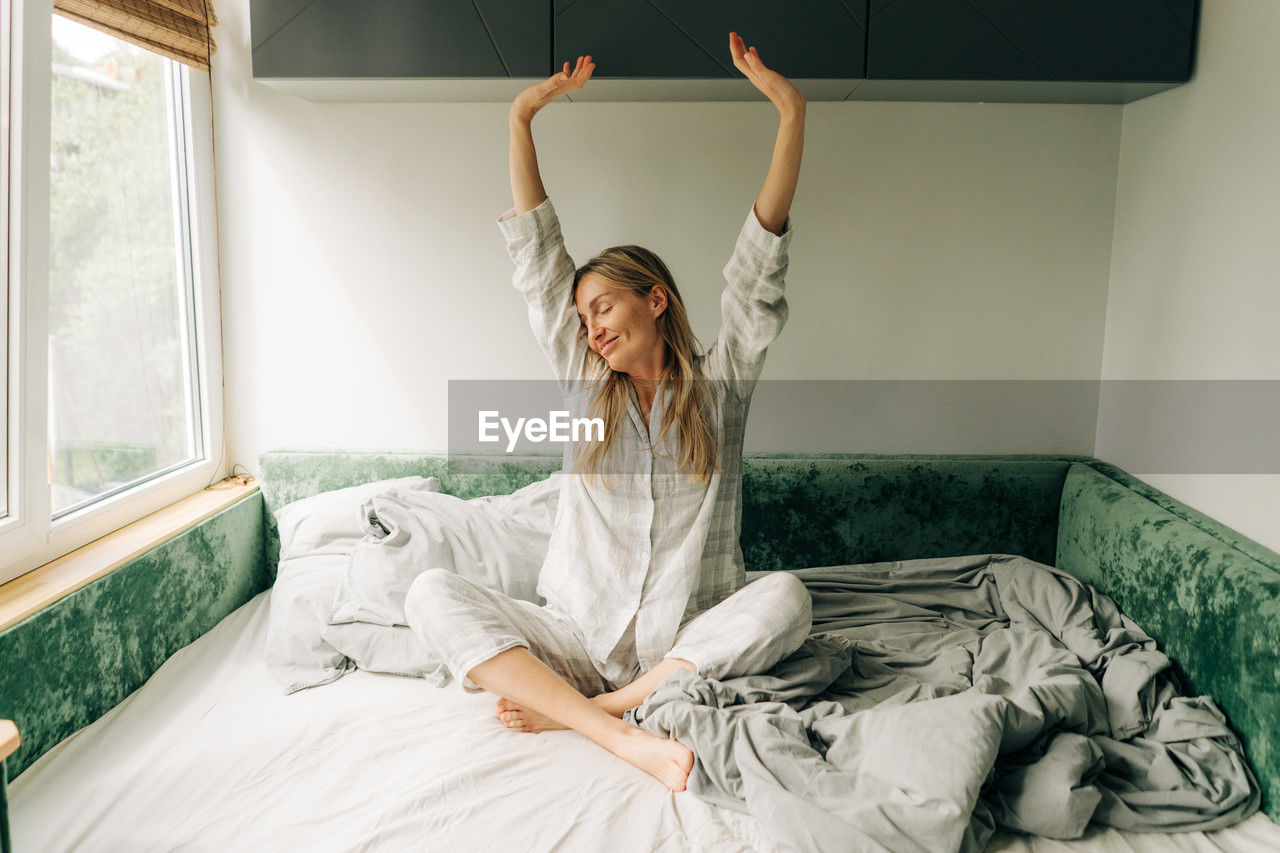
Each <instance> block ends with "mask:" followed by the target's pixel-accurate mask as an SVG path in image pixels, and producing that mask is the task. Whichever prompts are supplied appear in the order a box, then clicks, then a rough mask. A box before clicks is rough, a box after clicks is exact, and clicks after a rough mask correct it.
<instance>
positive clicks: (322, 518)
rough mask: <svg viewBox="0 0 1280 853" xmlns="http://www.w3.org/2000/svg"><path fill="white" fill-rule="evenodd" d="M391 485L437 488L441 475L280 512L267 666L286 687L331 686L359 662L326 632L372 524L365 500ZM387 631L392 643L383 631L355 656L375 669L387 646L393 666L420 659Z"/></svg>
mask: <svg viewBox="0 0 1280 853" xmlns="http://www.w3.org/2000/svg"><path fill="white" fill-rule="evenodd" d="M389 489H400V490H402V491H404V492H406V493H409V492H438V491H439V490H440V481H439V480H438V479H436V478H435V477H416V476H415V477H400V478H397V479H392V480H380V481H378V482H375V483H365V484H363V485H359V486H351V487H349V488H345V489H337V490H334V491H331V492H323V493H321V494H318V495H314V496H312V497H309V498H304V499H302V500H299V501H294V502H293V503H291V504H287V505H286V506H282V507H280V508H279V509H277V510H276V511H275V517H276V522H277V525H278V526H279V529H280V566H279V570H278V573H277V575H276V582H275V586H274V587H273V588H272V590H271V601H270V611H269V613H268V617H267V649H266V664H267V669H268V670H270V672H271V674H272V675H274V676H275V677H276V678H277V679H278V680H279V681H280V682H281V683H282V684H284V685H285V691H284V692H285V693H286V694H288V693H293V692H295V691H297V690H301V689H303V688H304V687H315V686H317V685H320V684H328V683H329V682H331V681H334V680H336V679H338V678H340V677H342V676H343V675H344V674H346V673H347V672H348V671H350V670H351V669H353V668H354V666H355V664H354V663H353V662H352V660H350V659H349V657H348V654H347V653H345V652H344V651H342V650H340V649H338V648H335V647H334V646H333V645H332V643H330V642H327V641H326V639H325V638H324V636H323V634H324V631H325V629H326V628H327V627H328V624H329V617H330V615H331V614H332V612H333V605H334V599H335V597H336V595H337V592H338V590H339V588H340V587H341V586H342V582H343V579H344V578H345V576H346V573H347V568H348V564H349V563H350V561H351V553H352V551H353V550H354V549H355V546H356V543H358V542H359V541H360V539H361V537H363V536H364V535H365V532H366V530H367V528H368V521H367V519H365V518H364V517H363V506H364V504H365V502H366V501H368V500H369V498H371V497H373V496H374V495H376V494H378V493H379V492H385V491H387V490H389ZM346 633H347V634H351V633H359V632H358V631H357V632H352V631H348V632H346ZM382 633H383V635H384V636H387V637H389V638H392V639H391V640H390V642H384V643H380V642H379V641H378V639H377V638H376V637H363V638H362V642H353V648H356V649H358V650H359V656H358V657H357V658H356V660H360V659H361V657H363V658H364V660H365V661H366V662H368V663H370V664H371V665H372V666H374V667H376V666H377V665H378V664H379V660H378V655H377V652H378V650H379V648H381V647H382V646H383V645H384V644H385V645H386V646H387V647H388V651H389V654H388V656H387V657H388V659H389V661H390V662H389V663H388V664H387V665H388V666H390V667H392V668H393V669H394V668H395V667H404V668H410V669H411V668H412V667H413V662H412V661H408V660H407V659H406V656H405V651H406V650H407V649H411V648H412V645H411V644H410V643H407V642H397V641H396V639H395V635H394V634H393V633H392V632H387V631H385V630H384V631H383V632H382ZM343 636H345V634H343ZM423 654H424V656H425V649H424V650H423ZM418 668H419V669H422V670H423V673H414V674H425V668H424V665H421V664H420V665H419V666H418ZM378 671H391V670H378ZM406 674H409V673H406Z"/></svg>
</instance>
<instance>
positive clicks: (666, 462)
mask: <svg viewBox="0 0 1280 853" xmlns="http://www.w3.org/2000/svg"><path fill="white" fill-rule="evenodd" d="M497 223H498V226H499V228H500V230H501V231H502V233H503V235H504V237H505V238H506V241H507V250H508V253H509V254H510V256H511V258H512V260H513V261H514V262H515V265H516V271H515V274H514V277H513V283H514V284H515V287H516V288H517V289H518V290H519V291H520V292H521V293H522V294H523V295H524V297H525V301H526V303H527V306H528V313H529V321H530V325H531V326H532V328H533V331H534V335H535V337H536V338H537V340H538V344H539V346H540V347H541V348H542V350H543V352H544V353H545V354H546V356H547V358H548V360H549V361H550V362H551V365H552V369H553V370H554V373H555V376H556V378H557V381H558V382H559V384H560V389H561V392H562V394H563V396H564V400H565V408H566V409H568V410H569V411H570V413H571V416H572V417H575V418H576V417H590V416H592V413H591V412H590V402H591V398H592V395H593V393H594V384H593V383H592V382H591V381H589V379H588V377H590V376H592V367H593V365H594V364H595V363H597V362H598V361H599V356H598V355H596V354H595V353H594V352H592V351H591V349H590V348H589V346H588V344H587V340H586V337H585V335H584V334H582V331H581V321H580V320H579V318H578V312H577V306H576V305H575V304H574V301H573V294H572V291H573V278H574V272H575V269H576V267H575V265H574V262H573V261H572V260H571V259H570V257H569V255H568V253H567V251H566V250H565V246H564V239H563V236H562V235H561V231H560V224H559V220H558V218H557V217H556V212H555V208H554V207H553V206H552V203H551V199H550V198H548V199H546V200H544V201H543V202H542V203H541V204H540V205H538V206H537V207H535V208H534V209H532V210H529V211H526V212H525V213H522V214H519V215H517V214H516V212H515V208H511V209H509V210H507V211H506V212H505V213H503V214H502V215H501V216H499V217H498V220H497ZM791 234H792V228H791V220H790V218H788V220H787V222H786V223H785V224H784V227H783V233H782V235H781V236H779V235H775V234H772V233H770V232H769V231H767V230H766V229H765V228H764V226H763V225H761V224H760V221H759V219H758V218H757V217H756V214H755V209H754V207H753V208H752V210H751V211H750V212H749V213H748V214H747V219H746V221H745V222H744V223H743V226H742V229H741V230H740V232H739V234H738V238H737V242H736V244H735V246H734V251H733V255H732V257H731V258H730V260H729V262H728V263H727V264H726V265H725V267H724V271H723V273H724V278H725V281H726V287H725V289H724V291H723V294H722V296H721V300H720V306H721V314H722V322H721V327H720V332H719V335H718V337H717V338H716V340H715V341H714V343H712V345H711V346H710V347H709V348H708V350H707V352H706V353H705V355H702V356H698V357H697V358H696V360H695V362H694V364H695V373H696V374H697V375H698V376H699V380H698V381H700V382H705V387H706V389H707V391H708V397H709V398H710V408H709V410H707V412H706V413H707V415H708V421H709V426H710V428H711V431H712V435H713V438H714V441H715V446H716V450H717V456H716V459H717V462H718V463H719V466H720V470H719V471H715V472H713V473H711V475H710V477H709V479H708V482H700V481H699V480H697V479H696V478H694V477H692V476H689V475H688V474H687V473H683V472H680V471H679V470H678V466H677V464H676V460H677V459H678V458H679V453H678V449H679V441H680V437H679V436H678V435H677V434H676V433H677V432H678V430H676V429H672V430H671V431H670V432H669V434H668V435H667V436H666V437H665V438H664V439H663V440H661V441H659V434H660V432H661V421H662V413H663V411H665V409H666V408H667V407H668V406H670V405H671V404H672V390H671V389H670V388H668V387H665V385H664V386H663V387H660V388H659V391H658V393H657V394H656V396H655V398H654V402H653V408H652V411H651V412H650V415H649V418H648V420H647V421H646V420H645V418H644V416H643V413H642V412H641V409H640V405H639V400H638V399H637V397H636V394H635V390H634V388H633V389H631V391H630V399H629V400H628V410H627V416H626V417H624V418H623V422H622V424H621V429H620V430H619V431H618V433H617V435H616V437H615V446H614V447H613V448H612V452H611V454H610V455H609V456H608V457H607V458H606V463H605V469H604V471H605V476H606V477H607V480H608V483H607V487H606V486H605V485H602V484H601V483H600V482H599V480H598V479H596V478H594V477H591V476H588V475H586V474H580V473H575V472H574V469H573V464H572V463H573V462H574V460H575V459H576V457H575V456H574V455H573V454H574V453H575V452H577V449H576V448H575V446H573V445H566V448H565V466H564V471H565V473H562V474H561V475H560V476H561V478H562V485H561V491H560V499H559V505H558V507H557V512H556V519H555V524H554V527H553V530H552V535H551V540H550V544H549V546H548V550H547V556H546V560H545V562H544V563H543V566H542V571H541V574H540V575H539V580H538V587H537V591H538V594H539V595H540V596H542V597H543V598H544V599H545V600H546V606H545V608H539V607H538V606H537V605H534V604H531V603H529V602H518V601H515V600H513V599H509V598H507V597H506V596H502V595H501V593H496V592H493V591H489V590H484V589H482V588H480V587H477V586H475V585H474V584H470V585H468V584H465V583H460V582H459V581H460V579H457V580H448V579H446V578H445V577H442V574H444V575H447V574H448V573H440V572H429V573H426V574H424V576H423V577H421V578H419V581H420V583H415V585H414V588H413V589H412V590H411V594H410V598H409V602H408V603H407V604H406V613H407V614H408V621H409V624H410V626H411V627H413V628H414V630H415V631H417V632H418V633H419V635H420V636H422V638H423V640H424V641H425V642H426V644H427V645H428V647H429V648H431V649H432V650H433V651H435V652H436V653H437V654H438V655H439V656H440V658H441V660H443V661H444V662H445V664H446V665H447V666H448V667H449V669H450V671H451V672H452V673H453V675H454V677H456V678H459V679H464V677H465V674H466V672H467V671H468V670H469V669H470V668H471V667H472V666H474V665H476V664H478V663H480V662H482V661H484V660H488V659H489V658H490V657H492V656H493V655H495V654H497V653H498V652H500V651H503V650H504V649H506V648H511V647H512V646H513V645H525V646H527V647H529V648H530V649H531V651H533V652H534V653H535V654H538V656H539V657H542V658H543V659H544V660H547V658H546V657H543V654H539V652H540V651H541V652H543V653H545V654H546V655H547V656H549V657H551V658H558V659H559V663H560V664H561V666H560V667H559V668H560V669H564V670H568V671H569V674H568V675H566V677H568V678H569V680H570V681H571V682H572V683H578V684H582V683H589V682H592V681H593V680H597V679H598V680H602V681H603V682H605V683H608V684H612V685H615V686H621V685H622V684H626V683H629V682H630V681H631V680H634V678H635V677H636V676H638V675H639V674H641V673H643V672H646V671H648V670H649V669H651V668H652V667H653V666H655V665H656V664H657V663H658V662H660V661H661V660H662V659H663V658H665V657H681V658H683V659H686V660H690V661H691V662H693V663H694V664H695V665H697V666H698V667H699V672H703V673H704V674H707V675H711V674H712V672H719V673H720V674H721V675H722V676H724V675H725V673H730V672H732V674H742V673H743V672H746V671H761V670H762V669H766V668H768V667H769V666H771V665H772V664H773V663H775V662H776V661H777V660H780V659H781V658H782V657H784V656H786V655H787V654H790V652H792V651H794V650H795V649H796V648H798V647H799V645H800V643H801V642H802V641H803V639H804V637H805V636H806V635H807V634H808V631H809V621H810V609H809V608H810V604H809V596H808V593H807V592H805V590H804V587H803V584H800V583H799V582H796V581H795V579H794V578H791V577H789V576H783V577H786V580H772V581H770V584H768V585H765V586H761V585H760V582H757V583H755V584H752V585H750V586H749V587H744V583H745V570H744V566H743V561H742V549H741V546H740V545H739V542H738V537H739V532H740V528H741V515H742V442H743V435H744V431H745V426H746V418H747V410H748V408H749V406H750V402H751V394H752V392H753V390H754V388H755V385H756V382H757V380H758V378H759V376H760V371H761V369H762V368H763V365H764V358H765V352H766V349H767V347H768V346H769V344H770V343H772V342H773V340H774V339H775V338H776V337H777V335H778V333H779V332H780V331H781V329H782V327H783V325H784V324H785V323H786V319H787V313H788V308H787V300H786V296H785V293H784V291H785V283H784V279H785V275H786V269H787V247H788V244H789V243H790V240H791ZM766 580H768V579H767V578H766ZM756 587H759V589H756ZM735 593H738V594H737V595H735ZM495 596H499V597H498V598H495ZM504 599H505V600H504ZM721 603H723V604H724V605H725V606H724V607H722V608H720V609H719V610H718V611H717V610H715V607H716V605H720V604H721ZM543 611H546V612H543ZM703 617H705V618H703ZM699 620H700V621H699ZM717 625H719V626H720V627H719V628H717ZM730 626H732V627H730ZM740 632H741V633H740ZM547 662H548V663H552V661H551V660H548V661H547ZM570 662H571V663H572V665H569V663H570ZM744 666H746V667H749V668H754V669H747V670H741V668H742V667H744ZM704 667H706V669H704ZM553 668H555V667H553ZM592 670H594V672H592ZM735 670H741V671H740V672H739V671H735ZM561 674H566V673H565V672H562V673H561ZM726 677H727V676H726ZM463 683H464V686H467V687H469V688H471V687H474V685H471V684H468V680H464V681H463ZM597 692H599V691H597Z"/></svg>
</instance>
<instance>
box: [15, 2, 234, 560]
mask: <svg viewBox="0 0 1280 853" xmlns="http://www.w3.org/2000/svg"><path fill="white" fill-rule="evenodd" d="M0 2H9V3H10V4H11V8H10V16H11V17H10V21H11V23H12V27H11V29H10V36H11V39H12V41H11V47H12V51H11V60H12V68H11V75H10V85H11V87H12V91H11V93H10V109H11V114H12V122H11V131H12V136H11V139H10V151H9V155H10V156H9V164H10V182H9V198H10V208H9V261H10V263H9V282H8V284H9V318H10V324H11V328H10V334H9V365H10V368H9V377H8V391H9V405H8V406H7V411H8V417H9V430H8V435H9V443H8V447H7V448H5V451H6V452H7V454H8V459H9V465H8V477H7V478H6V480H7V482H5V483H4V484H3V487H4V488H6V489H7V490H8V498H9V500H8V506H9V514H8V515H7V516H5V517H2V518H0V583H3V582H5V581H8V580H12V579H13V578H16V577H18V576H20V575H23V574H26V573H27V572H29V571H31V570H32V569H35V568H38V567H39V566H42V565H44V564H45V563H47V562H49V561H51V560H54V559H57V558H58V557H61V556H62V555H64V554H67V553H69V552H71V551H74V550H75V549H76V548H79V547H80V546H82V545H85V544H87V543H89V542H92V541H93V540H95V539H98V538H100V537H102V536H104V535H106V534H108V533H111V532H112V531H114V530H118V529H120V528H121V527H123V526H125V525H127V524H129V523H131V522H133V521H136V520H138V519H139V518H142V517H143V516H145V515H149V514H150V513H153V512H155V511H156V510H159V509H161V508H163V507H165V506H168V505H169V504H172V503H174V502H176V501H178V500H181V499H182V498H184V497H187V496H188V495H191V494H194V493H196V492H198V491H200V490H201V489H203V488H205V487H206V486H207V485H209V484H210V483H212V482H216V481H217V480H221V479H222V478H223V477H225V476H226V459H225V454H224V453H223V452H222V451H223V448H224V442H223V394H222V336H221V321H220V306H219V286H218V253H217V228H216V222H215V216H216V210H215V205H214V194H213V189H214V175H213V132H212V131H213V128H212V105H211V103H210V99H209V76H208V74H207V73H205V72H202V71H199V70H197V69H194V68H191V67H190V66H187V65H180V66H179V67H180V68H181V75H180V76H181V79H182V86H183V90H184V96H185V99H186V101H187V103H188V105H189V110H188V115H187V120H186V127H185V137H186V145H187V151H186V158H187V162H188V163H189V164H194V168H189V169H188V186H187V195H188V197H189V198H190V199H191V205H190V214H191V221H190V223H189V225H190V233H191V236H192V240H191V250H192V255H191V263H192V270H191V272H192V274H193V276H194V278H195V282H194V284H195V294H196V299H195V304H194V305H193V306H192V307H193V308H194V309H195V317H194V328H195V346H194V354H195V356H196V359H197V364H196V368H197V369H196V371H195V383H196V385H195V387H196V389H197V393H198V396H199V400H200V406H199V410H200V421H201V422H200V423H199V424H198V425H197V428H198V431H199V434H200V438H199V443H198V444H197V453H196V461H194V462H192V463H189V464H187V465H185V466H183V467H182V468H179V469H177V470H174V471H170V472H168V473H166V474H164V475H162V476H159V477H156V478H154V479H151V480H148V481H147V482H145V483H142V484H140V485H138V486H136V487H134V488H132V489H129V490H127V491H125V492H121V493H120V494H117V495H113V496H111V497H109V498H105V499H103V500H101V501H98V502H95V503H93V504H91V505H90V506H87V507H85V508H83V509H81V510H78V511H76V512H73V513H68V514H67V515H65V516H62V517H60V518H58V519H57V520H56V521H52V520H51V515H52V500H51V490H50V485H49V482H48V480H49V474H48V463H47V458H48V456H47V449H48V435H47V428H48V381H49V377H48V369H49V367H48V335H49V317H48V292H49V263H48V258H49V144H50V142H49V134H50V127H49V122H50V113H51V103H50V101H51V98H52V77H53V73H52V56H53V38H52V32H51V30H52V24H51V20H52V15H53V2H52V0H0ZM0 331H2V330H0ZM188 366H189V365H188ZM201 445H202V446H201Z"/></svg>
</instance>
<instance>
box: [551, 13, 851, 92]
mask: <svg viewBox="0 0 1280 853" xmlns="http://www.w3.org/2000/svg"><path fill="white" fill-rule="evenodd" d="M730 31H733V32H736V33H738V34H739V35H741V36H742V38H743V39H744V40H745V41H746V43H747V45H748V46H751V45H755V47H756V50H757V51H758V52H759V54H760V58H761V59H763V60H764V62H765V64H767V65H768V66H769V67H770V68H773V69H774V70H776V71H778V72H779V73H780V74H783V75H784V76H786V77H790V78H795V79H802V78H810V79H852V78H860V77H862V69H863V56H864V51H865V48H866V3H865V0H793V2H786V3H782V2H777V0H736V1H735V0H555V42H554V45H553V48H552V49H553V52H554V57H553V63H555V64H559V63H562V62H564V61H566V60H568V61H569V63H570V65H572V64H573V62H574V61H575V60H576V59H577V57H578V56H581V55H585V54H591V56H592V58H593V60H594V61H595V63H596V65H597V66H598V67H597V70H596V73H595V76H596V77H600V78H611V77H613V78H628V77H632V78H636V77H644V78H664V77H667V78H669V77H676V78H679V77H693V78H714V77H740V76H741V73H740V72H739V71H738V70H737V69H736V68H734V67H733V56H732V55H731V54H730V53H729V33H730Z"/></svg>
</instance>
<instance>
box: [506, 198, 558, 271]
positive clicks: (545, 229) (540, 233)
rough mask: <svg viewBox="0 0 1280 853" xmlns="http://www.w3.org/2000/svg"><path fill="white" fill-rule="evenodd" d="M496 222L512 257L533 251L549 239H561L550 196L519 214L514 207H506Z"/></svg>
mask: <svg viewBox="0 0 1280 853" xmlns="http://www.w3.org/2000/svg"><path fill="white" fill-rule="evenodd" d="M497 222H498V229H499V230H500V231H502V236H503V237H505V238H506V240H507V249H508V250H509V251H510V252H511V256H512V257H515V256H517V255H520V254H523V253H525V252H529V251H533V250H535V249H536V248H537V247H538V246H540V245H543V244H545V243H546V242H547V241H549V240H554V239H561V240H563V236H562V235H561V233H560V220H559V218H558V217H557V216H556V209H555V206H554V205H552V204H551V197H550V196H547V197H546V198H545V199H543V200H542V204H540V205H538V206H537V207H535V208H533V209H532V210H526V211H525V212H524V213H521V214H519V215H517V214H516V209H515V208H514V207H510V208H507V210H506V211H504V212H503V213H502V215H500V216H499V217H498V219H497Z"/></svg>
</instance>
